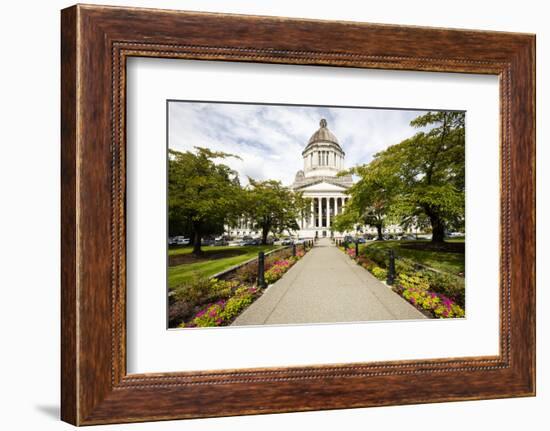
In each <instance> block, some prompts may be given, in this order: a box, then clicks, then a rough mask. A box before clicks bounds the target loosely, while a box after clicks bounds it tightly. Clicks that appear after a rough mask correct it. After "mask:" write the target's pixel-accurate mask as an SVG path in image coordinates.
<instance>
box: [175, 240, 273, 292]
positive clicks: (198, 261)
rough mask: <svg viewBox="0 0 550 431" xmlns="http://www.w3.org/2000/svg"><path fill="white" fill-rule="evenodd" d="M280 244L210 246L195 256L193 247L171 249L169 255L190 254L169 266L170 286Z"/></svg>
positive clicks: (206, 275)
mask: <svg viewBox="0 0 550 431" xmlns="http://www.w3.org/2000/svg"><path fill="white" fill-rule="evenodd" d="M279 247H280V246H274V245H249V246H243V247H228V246H210V247H203V252H204V255H203V256H201V257H200V258H193V257H192V255H191V251H192V247H183V248H176V249H170V250H169V251H168V256H182V255H189V256H188V257H189V259H187V260H188V262H186V263H183V264H181V265H176V266H171V267H169V268H168V287H169V288H170V289H173V288H174V287H176V286H178V285H180V284H183V283H186V282H188V281H189V280H191V279H192V278H193V277H194V276H199V277H210V276H212V275H214V274H216V273H218V272H221V271H223V270H225V269H227V268H230V267H232V266H234V265H238V264H239V263H242V262H245V261H247V260H249V259H252V258H253V257H256V256H258V252H260V251H270V250H273V249H275V248H279Z"/></svg>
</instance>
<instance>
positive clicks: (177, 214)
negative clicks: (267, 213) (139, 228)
mask: <svg viewBox="0 0 550 431" xmlns="http://www.w3.org/2000/svg"><path fill="white" fill-rule="evenodd" d="M227 157H236V156H233V155H231V154H227V153H222V152H215V151H211V150H209V149H207V148H200V147H196V151H195V152H191V151H186V152H179V151H175V150H169V159H168V224H169V227H168V230H169V232H170V235H174V234H177V233H180V234H181V233H185V234H189V235H191V236H192V238H193V254H195V255H200V254H201V253H202V250H201V241H202V238H203V237H204V236H206V235H214V234H221V233H223V231H224V224H225V223H228V222H229V221H230V220H233V219H235V218H236V217H237V216H238V214H239V213H240V211H241V209H242V207H241V205H242V189H241V186H240V183H239V178H238V175H237V173H236V172H234V171H233V170H231V169H230V168H229V167H228V166H226V165H224V164H221V163H215V161H214V159H225V158H227Z"/></svg>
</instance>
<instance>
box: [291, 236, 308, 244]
mask: <svg viewBox="0 0 550 431" xmlns="http://www.w3.org/2000/svg"><path fill="white" fill-rule="evenodd" d="M305 242H306V240H305V238H297V239H295V240H294V241H293V243H294V244H296V245H302V244H305Z"/></svg>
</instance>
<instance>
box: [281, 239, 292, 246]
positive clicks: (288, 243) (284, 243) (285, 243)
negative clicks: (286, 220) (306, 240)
mask: <svg viewBox="0 0 550 431" xmlns="http://www.w3.org/2000/svg"><path fill="white" fill-rule="evenodd" d="M281 245H292V238H284V239H283V240H282V241H281Z"/></svg>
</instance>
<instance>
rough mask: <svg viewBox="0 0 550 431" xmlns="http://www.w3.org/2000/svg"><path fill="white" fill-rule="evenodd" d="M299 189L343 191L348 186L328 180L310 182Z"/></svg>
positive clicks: (306, 190) (304, 190)
mask: <svg viewBox="0 0 550 431" xmlns="http://www.w3.org/2000/svg"><path fill="white" fill-rule="evenodd" d="M297 190H299V191H301V192H322V191H330V192H333V191H334V192H343V191H346V187H344V186H341V185H336V184H332V183H329V182H327V181H321V182H318V183H314V184H310V185H308V186H304V187H300V188H299V189H297Z"/></svg>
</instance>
